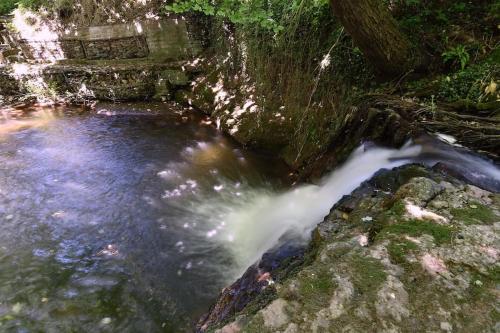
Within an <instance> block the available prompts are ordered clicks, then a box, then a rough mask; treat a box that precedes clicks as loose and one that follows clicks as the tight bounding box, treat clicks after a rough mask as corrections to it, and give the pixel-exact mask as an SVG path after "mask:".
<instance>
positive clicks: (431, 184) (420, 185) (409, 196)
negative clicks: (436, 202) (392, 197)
mask: <svg viewBox="0 0 500 333" xmlns="http://www.w3.org/2000/svg"><path fill="white" fill-rule="evenodd" d="M443 190H444V188H443V187H442V186H441V185H439V184H438V183H436V182H435V181H433V180H431V179H429V178H424V177H416V178H413V179H411V180H410V181H409V182H408V183H406V184H404V185H403V186H401V187H400V188H399V190H398V191H397V192H396V198H405V199H406V200H408V201H410V202H412V203H413V204H415V205H418V206H421V207H425V206H426V205H427V203H428V202H429V201H431V200H432V199H434V198H435V197H436V196H437V195H438V194H439V193H441V192H442V191H443Z"/></svg>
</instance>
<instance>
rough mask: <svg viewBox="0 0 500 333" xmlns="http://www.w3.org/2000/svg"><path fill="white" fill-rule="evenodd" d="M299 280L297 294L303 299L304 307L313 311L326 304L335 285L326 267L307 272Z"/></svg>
mask: <svg viewBox="0 0 500 333" xmlns="http://www.w3.org/2000/svg"><path fill="white" fill-rule="evenodd" d="M299 281H300V287H299V294H300V296H301V298H302V300H303V301H304V308H306V309H307V310H309V311H310V312H315V311H318V310H320V309H322V308H324V307H325V306H327V305H328V303H329V302H330V298H331V297H332V296H331V295H332V294H333V290H334V289H335V287H336V285H335V282H334V281H333V278H332V274H331V273H330V272H329V271H328V269H327V268H326V267H322V268H321V269H319V270H317V271H314V272H308V273H307V275H306V276H304V277H302V278H301V279H300V280H299Z"/></svg>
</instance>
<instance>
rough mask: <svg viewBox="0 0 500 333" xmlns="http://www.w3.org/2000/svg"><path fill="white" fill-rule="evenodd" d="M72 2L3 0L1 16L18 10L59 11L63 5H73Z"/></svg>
mask: <svg viewBox="0 0 500 333" xmlns="http://www.w3.org/2000/svg"><path fill="white" fill-rule="evenodd" d="M71 2H72V1H70V0H55V1H54V0H1V1H0V15H8V14H11V13H12V11H14V10H15V9H17V8H24V9H32V10H38V9H40V8H42V7H44V8H48V9H59V8H60V7H62V6H63V5H66V6H69V5H73V4H72V3H71Z"/></svg>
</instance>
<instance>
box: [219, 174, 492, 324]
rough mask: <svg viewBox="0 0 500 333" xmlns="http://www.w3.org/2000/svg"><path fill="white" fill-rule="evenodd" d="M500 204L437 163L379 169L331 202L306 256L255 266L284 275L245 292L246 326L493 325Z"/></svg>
mask: <svg viewBox="0 0 500 333" xmlns="http://www.w3.org/2000/svg"><path fill="white" fill-rule="evenodd" d="M415 175H417V177H415ZM388 189H389V190H390V191H388ZM392 193H394V194H392ZM499 204H500V200H498V196H497V195H496V194H492V193H489V192H487V191H483V190H480V189H478V188H476V187H471V186H467V185H466V184H464V183H463V182H461V181H459V180H457V179H455V178H452V177H449V176H446V175H443V174H441V173H437V172H435V171H432V170H430V169H425V168H422V167H417V166H414V165H413V166H406V167H401V168H396V169H394V170H391V171H384V172H381V173H379V174H378V175H376V176H375V177H374V179H372V180H370V181H368V182H366V183H364V184H362V185H361V187H360V188H358V189H356V190H355V191H353V192H352V193H351V194H350V195H349V196H346V197H344V198H343V199H342V200H341V201H340V202H339V203H337V204H336V205H335V206H334V207H333V208H332V210H331V211H330V214H329V215H328V216H327V217H326V218H325V219H324V221H323V222H321V223H320V224H319V225H318V227H317V228H316V230H315V231H314V232H313V239H312V242H311V244H310V246H309V248H308V249H307V250H306V253H305V255H304V260H303V261H300V263H298V262H294V261H291V262H290V264H288V263H285V262H286V261H287V259H284V260H283V259H282V258H283V257H286V255H285V256H283V257H281V256H280V255H279V253H277V254H272V253H270V254H268V255H266V256H265V258H263V263H261V264H260V266H256V267H257V268H258V267H260V268H261V270H262V271H261V272H260V274H261V275H260V276H263V275H262V273H263V272H264V274H267V275H266V278H265V279H264V280H266V281H267V277H269V275H270V276H271V277H272V278H273V279H275V278H277V277H278V279H277V280H276V284H275V285H274V286H273V288H275V289H273V290H274V292H273V293H269V294H266V298H264V299H262V296H263V294H260V296H259V297H258V298H255V297H256V295H259V294H256V293H254V294H250V295H248V298H249V300H246V301H245V304H247V306H246V307H243V308H241V310H240V314H241V315H243V316H247V319H248V320H247V321H246V322H245V323H242V326H241V332H254V331H255V332H259V331H263V330H264V331H270V332H288V333H293V332H323V331H328V332H339V333H340V332H440V331H442V332H464V333H465V332H490V331H494V330H495V328H496V326H495V325H497V324H496V322H495V320H494V316H496V313H495V311H496V309H497V306H496V299H497V292H496V289H497V284H498V258H499V256H500V249H499V248H498V244H500V232H499V231H500V222H499V221H500V219H497V218H498V216H499V215H498V214H499V211H500V207H498V205H499ZM471 206H476V208H471ZM408 207H409V208H410V209H409V210H410V212H412V214H409V212H408ZM347 211H348V215H349V216H348V217H347V218H346V219H343V218H342V215H343V214H345V213H347ZM469 214H474V215H469ZM367 216H369V217H372V220H371V221H366V220H368V219H365V221H363V218H364V217H367ZM470 216H473V217H474V218H470ZM367 240H368V241H367ZM285 249H286V248H285ZM284 252H285V253H286V252H292V253H293V251H292V250H290V249H289V250H284ZM254 269H255V268H254ZM250 276H251V275H250ZM254 278H255V277H254ZM240 283H241V281H240ZM245 283H247V285H248V286H252V283H249V282H245ZM245 283H243V285H245ZM241 290H245V289H241ZM246 290H248V289H246ZM267 290H271V289H269V288H267ZM233 291H234V289H233ZM237 293H238V291H236V294H237ZM224 295H225V294H224V293H223V295H222V296H224ZM252 298H253V300H252ZM242 304H243V303H242ZM233 309H234V307H233ZM248 309H251V311H250V310H248ZM256 309H260V310H257V311H256ZM256 313H257V314H256Z"/></svg>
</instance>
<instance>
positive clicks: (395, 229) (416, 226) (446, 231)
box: [382, 220, 454, 245]
mask: <svg viewBox="0 0 500 333" xmlns="http://www.w3.org/2000/svg"><path fill="white" fill-rule="evenodd" d="M453 231H454V229H453V228H452V227H449V226H444V225H441V224H437V223H434V222H427V221H419V220H410V221H407V222H402V223H396V224H391V225H388V226H386V227H384V228H383V229H382V233H383V234H387V233H389V234H406V235H409V236H421V235H423V234H428V235H431V236H432V237H434V240H435V242H436V244H438V245H441V244H448V243H450V242H451V240H452V238H453Z"/></svg>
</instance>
